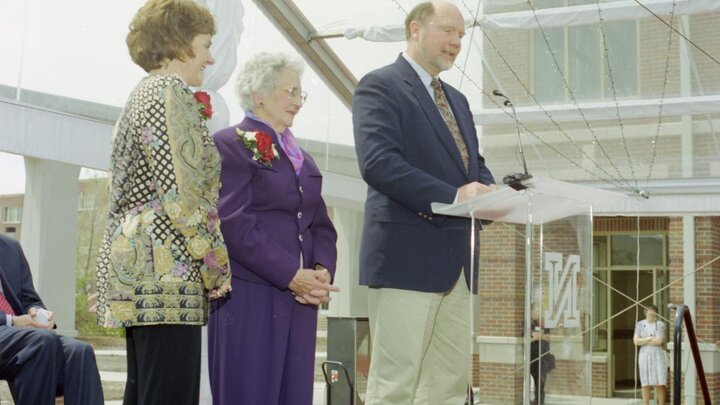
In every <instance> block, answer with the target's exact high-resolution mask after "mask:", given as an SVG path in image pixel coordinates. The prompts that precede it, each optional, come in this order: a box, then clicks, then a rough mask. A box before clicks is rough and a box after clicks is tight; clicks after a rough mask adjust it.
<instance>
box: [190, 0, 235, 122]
mask: <svg viewBox="0 0 720 405" xmlns="http://www.w3.org/2000/svg"><path fill="white" fill-rule="evenodd" d="M197 2H198V3H201V4H204V5H205V6H207V7H208V8H209V9H210V11H211V12H212V14H213V16H214V17H215V30H216V31H217V32H216V33H215V36H213V44H212V47H211V48H210V52H212V54H213V56H214V58H215V64H214V65H212V66H208V68H207V69H206V70H205V81H204V82H203V85H202V89H203V90H204V91H206V92H207V93H208V94H210V98H211V100H212V106H213V111H214V114H213V117H212V119H211V120H210V121H209V122H208V127H209V129H210V133H211V134H212V133H215V132H216V131H218V130H220V129H222V128H225V127H227V126H228V125H229V122H230V110H229V109H228V106H227V103H226V102H225V99H224V98H223V96H222V95H220V93H218V90H220V88H221V87H223V86H225V84H227V82H228V80H230V77H231V76H232V74H233V72H234V71H235V66H236V65H237V47H238V44H239V43H240V36H241V35H242V32H243V28H244V27H243V22H242V19H243V15H244V14H245V9H244V8H243V5H242V2H241V1H240V0H197Z"/></svg>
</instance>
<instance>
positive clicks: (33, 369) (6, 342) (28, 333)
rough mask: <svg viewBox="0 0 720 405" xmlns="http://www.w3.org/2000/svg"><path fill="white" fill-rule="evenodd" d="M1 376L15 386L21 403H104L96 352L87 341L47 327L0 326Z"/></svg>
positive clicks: (44, 404)
mask: <svg viewBox="0 0 720 405" xmlns="http://www.w3.org/2000/svg"><path fill="white" fill-rule="evenodd" d="M0 379H4V380H7V381H8V382H9V383H12V384H13V385H14V387H13V391H14V393H13V397H14V399H15V403H17V404H33V405H54V404H55V396H56V395H64V397H65V403H66V404H68V405H102V404H103V402H104V400H103V392H102V385H101V383H100V374H99V373H98V369H97V363H96V362H95V353H94V352H93V349H92V347H91V346H90V345H89V344H87V343H84V342H80V341H77V340H75V339H72V338H68V337H65V336H59V335H57V334H55V332H50V331H47V330H44V329H34V328H16V327H10V326H0Z"/></svg>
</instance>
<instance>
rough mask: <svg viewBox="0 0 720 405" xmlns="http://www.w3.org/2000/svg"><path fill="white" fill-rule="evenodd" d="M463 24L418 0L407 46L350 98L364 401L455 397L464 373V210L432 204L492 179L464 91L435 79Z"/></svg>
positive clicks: (437, 4) (489, 185) (453, 400)
mask: <svg viewBox="0 0 720 405" xmlns="http://www.w3.org/2000/svg"><path fill="white" fill-rule="evenodd" d="M464 33H465V27H464V22H463V17H462V15H461V13H460V11H459V10H458V9H457V7H456V6H454V5H453V4H452V3H449V2H446V1H433V2H426V3H420V4H418V5H417V6H416V7H415V8H414V9H413V10H412V11H411V12H410V13H409V14H408V16H407V18H406V20H405V34H406V39H407V48H406V51H405V52H403V53H402V54H401V55H400V56H399V57H398V58H397V60H396V61H395V62H394V63H392V64H390V65H388V66H385V67H382V68H380V69H378V70H375V71H373V72H370V73H368V74H367V75H366V76H365V77H363V79H362V80H361V81H360V83H359V84H358V87H357V90H356V91H355V95H354V97H353V128H354V134H355V146H356V151H357V155H358V162H359V165H360V171H361V174H362V177H363V179H364V180H365V181H366V182H367V184H368V193H367V200H366V204H365V222H364V225H363V236H362V242H361V248H360V283H361V284H363V285H367V286H369V287H370V291H369V297H368V298H369V302H370V307H369V318H370V329H371V334H372V340H373V352H372V361H371V365H370V375H369V377H368V378H369V379H368V386H367V394H366V401H365V403H366V404H367V405H376V404H382V405H392V404H432V405H437V404H453V405H457V404H462V403H464V401H465V395H466V389H467V386H468V382H469V375H468V372H469V366H468V365H469V358H470V344H469V342H468V338H469V336H470V319H469V317H470V315H469V310H468V308H469V306H470V292H469V285H470V244H469V238H470V221H468V220H467V219H461V218H451V217H447V216H438V215H434V214H433V212H432V210H431V208H430V204H431V203H432V202H443V203H453V202H462V201H465V200H467V199H469V198H472V197H475V196H477V195H479V194H482V193H485V192H489V191H491V190H492V189H493V184H494V182H495V181H494V179H493V176H492V174H491V173H490V170H489V169H488V168H487V167H486V166H485V160H484V158H483V157H482V156H481V155H480V153H479V152H478V151H479V146H478V139H477V134H476V131H475V124H474V122H473V118H472V113H471V112H470V108H469V106H468V101H467V99H466V98H465V96H464V95H463V94H462V93H460V92H459V91H458V90H456V89H455V88H453V87H452V86H450V85H449V84H447V83H445V82H443V81H442V80H440V79H439V78H438V75H439V73H440V72H442V71H445V70H448V69H450V68H451V67H452V66H453V63H454V61H455V58H456V57H457V55H458V53H459V52H460V47H461V42H460V39H461V38H462V36H463V35H464Z"/></svg>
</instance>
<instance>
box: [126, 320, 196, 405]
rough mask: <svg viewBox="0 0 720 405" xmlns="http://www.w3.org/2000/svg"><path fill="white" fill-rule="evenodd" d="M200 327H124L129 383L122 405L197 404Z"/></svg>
mask: <svg viewBox="0 0 720 405" xmlns="http://www.w3.org/2000/svg"><path fill="white" fill-rule="evenodd" d="M200 333H201V330H200V326H186V325H154V326H139V327H131V328H126V329H125V341H126V343H127V383H126V385H125V397H124V399H123V405H185V404H186V405H197V403H198V401H199V400H200V346H201V334H200Z"/></svg>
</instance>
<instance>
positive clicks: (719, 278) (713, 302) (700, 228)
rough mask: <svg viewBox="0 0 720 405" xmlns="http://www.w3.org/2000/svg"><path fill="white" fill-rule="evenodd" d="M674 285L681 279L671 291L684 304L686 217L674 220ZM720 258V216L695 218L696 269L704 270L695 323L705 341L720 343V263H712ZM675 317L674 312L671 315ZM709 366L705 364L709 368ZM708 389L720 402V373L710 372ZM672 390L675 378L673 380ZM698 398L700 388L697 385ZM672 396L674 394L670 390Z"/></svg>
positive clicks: (698, 288) (697, 280) (698, 279)
mask: <svg viewBox="0 0 720 405" xmlns="http://www.w3.org/2000/svg"><path fill="white" fill-rule="evenodd" d="M668 237H669V248H670V252H669V254H670V262H669V263H670V282H673V281H675V280H679V281H678V282H677V283H675V284H674V285H673V286H672V287H671V288H670V301H671V302H673V303H683V302H684V294H683V287H684V282H683V281H682V280H681V279H682V277H683V221H682V218H671V219H670V232H669V235H668ZM718 256H720V217H697V218H695V268H696V269H698V268H700V267H703V268H702V269H701V270H699V271H698V272H697V273H695V291H696V295H695V296H696V298H695V305H696V313H694V314H693V323H694V324H695V330H696V333H697V336H698V339H699V340H700V341H701V342H706V343H716V342H718V341H720V261H717V262H713V263H712V264H709V265H708V263H710V262H711V261H712V260H713V259H715V258H716V257H718ZM671 315H672V316H673V317H674V313H673V314H671ZM673 335H674V325H673V324H672V323H671V325H670V328H669V334H668V339H669V340H672V338H673ZM708 366H709V365H705V368H706V369H707V367H708ZM706 378H707V380H708V386H709V388H710V393H711V396H712V397H713V398H712V399H713V402H718V401H720V373H717V372H716V373H707V374H706ZM669 386H670V387H672V377H670V385H669ZM697 391H698V395H701V394H700V386H699V384H698V385H697ZM668 395H672V390H669V392H668Z"/></svg>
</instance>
